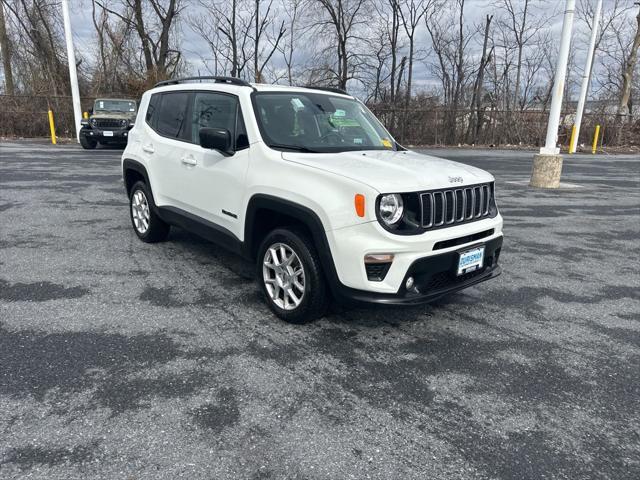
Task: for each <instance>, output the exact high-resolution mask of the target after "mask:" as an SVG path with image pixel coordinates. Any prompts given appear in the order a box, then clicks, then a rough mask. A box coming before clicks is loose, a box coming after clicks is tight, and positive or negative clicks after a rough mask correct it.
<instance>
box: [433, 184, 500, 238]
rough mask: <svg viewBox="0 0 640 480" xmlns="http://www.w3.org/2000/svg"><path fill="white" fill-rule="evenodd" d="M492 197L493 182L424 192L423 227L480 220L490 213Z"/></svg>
mask: <svg viewBox="0 0 640 480" xmlns="http://www.w3.org/2000/svg"><path fill="white" fill-rule="evenodd" d="M492 197H493V184H491V183H485V184H481V185H473V186H469V187H464V188H455V189H450V190H438V191H433V192H425V193H422V194H421V195H420V200H421V203H422V227H423V228H437V227H441V226H443V225H446V226H449V225H454V224H458V223H465V222H470V221H474V220H480V219H481V218H484V217H487V216H489V215H490V210H491V204H492V200H493V199H492Z"/></svg>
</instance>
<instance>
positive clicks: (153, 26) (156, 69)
mask: <svg viewBox="0 0 640 480" xmlns="http://www.w3.org/2000/svg"><path fill="white" fill-rule="evenodd" d="M96 3H97V4H98V5H99V6H100V7H101V8H102V9H104V10H105V11H106V12H108V13H110V14H113V15H116V16H117V17H118V18H120V19H121V20H122V21H123V22H125V23H127V24H128V25H129V26H131V27H132V28H134V29H135V31H136V33H137V34H138V37H139V39H140V42H141V45H142V54H143V57H144V63H145V68H146V74H147V80H148V81H149V82H154V81H157V80H160V79H164V78H167V77H170V76H172V75H173V74H174V73H175V71H176V70H177V68H178V66H179V63H180V60H181V52H180V51H179V50H178V49H176V48H174V47H172V37H171V34H172V31H173V30H174V29H175V20H176V17H177V16H178V15H179V14H180V12H181V10H182V5H181V3H182V2H181V0H167V1H166V2H165V1H163V0H121V7H122V8H121V9H120V11H117V10H115V9H114V8H111V7H109V6H107V5H106V2H105V1H104V0H100V1H96ZM149 5H150V6H151V8H150V9H148V8H145V6H149ZM128 11H132V12H133V15H132V16H129V15H127V13H126V12H128ZM156 30H159V31H156Z"/></svg>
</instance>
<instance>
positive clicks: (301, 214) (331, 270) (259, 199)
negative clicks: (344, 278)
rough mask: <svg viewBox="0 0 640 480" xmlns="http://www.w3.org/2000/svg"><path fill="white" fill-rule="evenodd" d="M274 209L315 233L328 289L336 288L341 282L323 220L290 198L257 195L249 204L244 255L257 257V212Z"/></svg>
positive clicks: (313, 239) (251, 257) (245, 226)
mask: <svg viewBox="0 0 640 480" xmlns="http://www.w3.org/2000/svg"><path fill="white" fill-rule="evenodd" d="M263 209H264V210H273V211H275V212H278V213H282V214H285V215H287V216H289V217H292V218H295V219H296V220H298V221H300V222H301V223H302V224H303V225H305V226H306V227H307V228H308V229H309V232H310V233H311V236H312V239H311V240H312V241H313V243H314V245H315V247H316V250H317V251H318V255H319V257H320V263H321V265H322V271H323V274H324V276H325V279H326V280H327V282H328V283H329V288H330V289H331V290H334V289H335V288H336V287H337V286H338V285H339V283H340V282H339V280H338V274H337V271H336V266H335V264H334V261H333V255H332V254H331V247H330V246H329V241H328V239H327V235H326V233H325V229H324V226H323V224H322V220H321V219H320V217H319V216H318V214H317V213H315V212H314V211H313V210H311V209H310V208H309V207H306V206H304V205H301V204H299V203H295V202H292V201H290V200H287V199H284V198H279V197H274V196H273V195H268V194H262V193H259V194H255V195H253V196H252V197H251V198H250V199H249V202H248V203H247V212H246V215H245V224H244V244H243V247H244V256H245V257H247V258H250V259H252V260H254V252H255V247H257V246H258V245H256V243H259V240H256V239H255V236H254V231H253V229H254V225H255V221H256V214H257V213H258V211H259V210H263Z"/></svg>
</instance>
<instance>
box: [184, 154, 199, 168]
mask: <svg viewBox="0 0 640 480" xmlns="http://www.w3.org/2000/svg"><path fill="white" fill-rule="evenodd" d="M180 161H181V162H182V163H184V164H185V165H189V166H192V167H193V166H195V165H197V164H198V162H197V161H196V159H195V158H193V157H191V156H189V157H182V158H181V159H180Z"/></svg>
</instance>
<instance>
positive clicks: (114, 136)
mask: <svg viewBox="0 0 640 480" xmlns="http://www.w3.org/2000/svg"><path fill="white" fill-rule="evenodd" d="M129 130H130V129H129V128H121V129H114V130H108V129H100V128H86V127H84V128H82V129H80V135H84V136H85V137H87V138H90V139H92V140H96V141H100V142H108V141H112V142H126V141H127V140H128V138H129ZM105 132H107V134H105ZM109 133H110V134H109Z"/></svg>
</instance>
